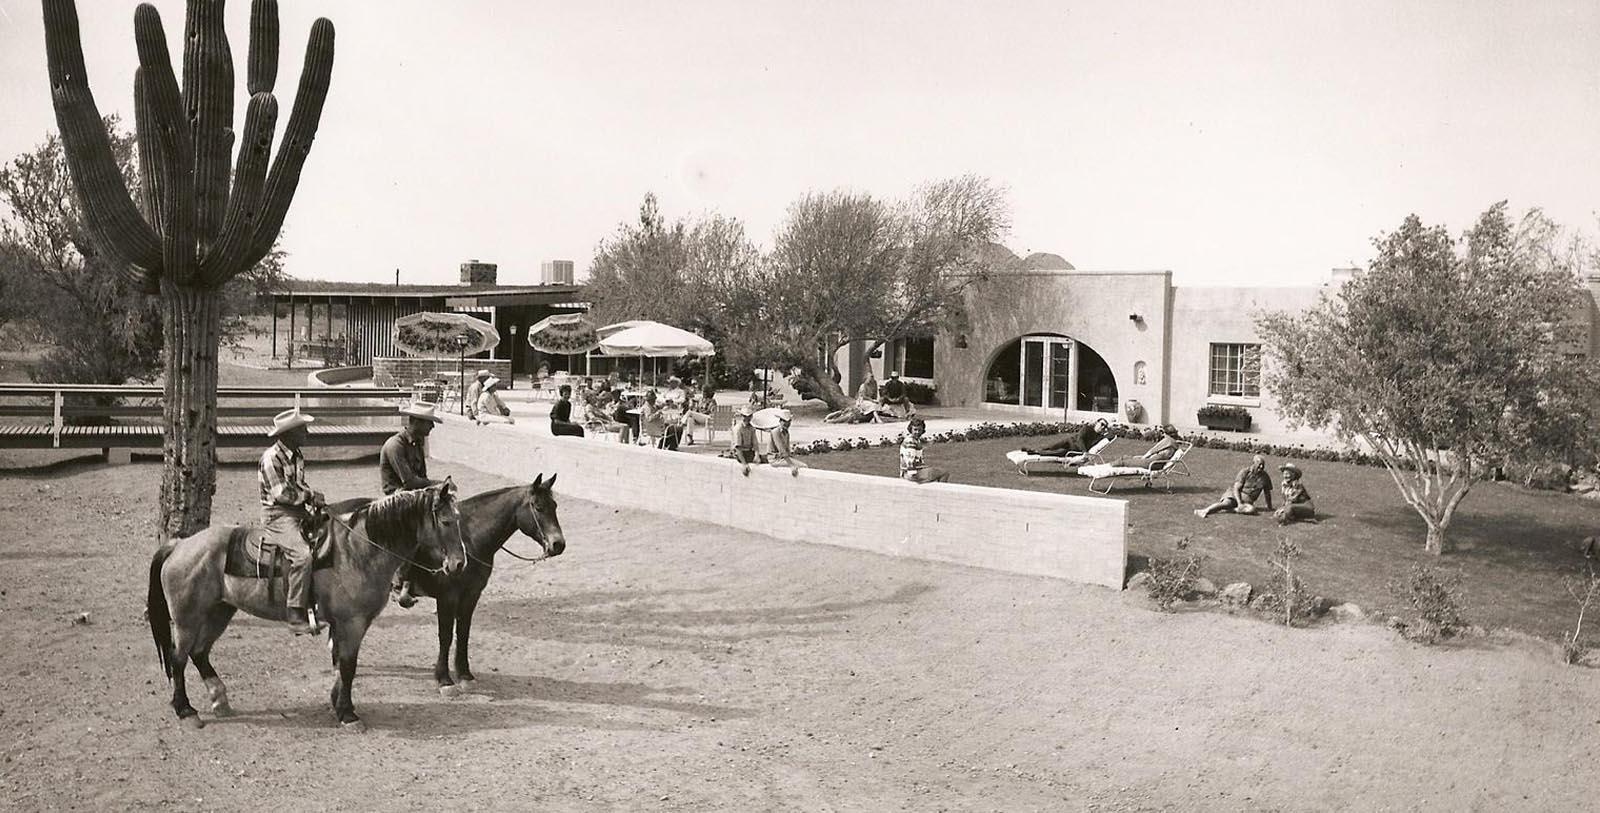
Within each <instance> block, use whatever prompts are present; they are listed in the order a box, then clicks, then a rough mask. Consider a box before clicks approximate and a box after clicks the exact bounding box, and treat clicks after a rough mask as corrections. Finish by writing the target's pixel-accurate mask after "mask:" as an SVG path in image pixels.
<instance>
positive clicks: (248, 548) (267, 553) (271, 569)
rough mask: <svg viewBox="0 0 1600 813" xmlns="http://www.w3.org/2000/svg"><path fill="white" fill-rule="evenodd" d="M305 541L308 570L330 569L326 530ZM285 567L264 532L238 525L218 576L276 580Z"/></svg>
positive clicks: (281, 557) (284, 562) (286, 565)
mask: <svg viewBox="0 0 1600 813" xmlns="http://www.w3.org/2000/svg"><path fill="white" fill-rule="evenodd" d="M306 541H307V542H308V543H310V545H311V569H312V570H323V569H326V568H328V567H331V566H332V565H333V562H332V552H333V546H332V545H330V544H328V532H327V526H326V524H324V526H323V529H322V530H321V531H320V532H319V533H318V534H317V535H316V536H315V537H312V536H311V535H310V534H307V539H306ZM288 570H289V568H288V563H287V562H286V561H285V560H284V555H283V551H281V550H279V549H278V546H277V545H274V544H272V537H271V536H269V535H268V534H267V529H265V528H262V527H259V526H255V525H241V526H239V527H237V528H234V529H233V531H232V532H231V533H229V534H228V558H227V561H226V563H225V564H224V565H223V567H222V572H223V573H226V574H228V575H229V576H237V577H239V578H241V579H276V578H282V577H283V576H285V575H286V574H287V573H288Z"/></svg>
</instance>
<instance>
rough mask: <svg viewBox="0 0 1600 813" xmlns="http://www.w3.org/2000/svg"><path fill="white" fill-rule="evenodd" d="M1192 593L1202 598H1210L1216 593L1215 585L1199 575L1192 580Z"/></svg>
mask: <svg viewBox="0 0 1600 813" xmlns="http://www.w3.org/2000/svg"><path fill="white" fill-rule="evenodd" d="M1194 594H1195V595H1197V596H1201V597H1203V598H1210V597H1212V596H1214V595H1216V594H1217V586H1216V585H1215V584H1212V583H1211V580H1210V579H1208V578H1206V577H1204V576H1201V577H1200V578H1198V579H1195V580H1194Z"/></svg>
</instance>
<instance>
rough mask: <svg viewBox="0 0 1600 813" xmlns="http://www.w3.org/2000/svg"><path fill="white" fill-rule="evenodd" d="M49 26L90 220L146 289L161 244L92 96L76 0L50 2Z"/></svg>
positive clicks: (58, 100)
mask: <svg viewBox="0 0 1600 813" xmlns="http://www.w3.org/2000/svg"><path fill="white" fill-rule="evenodd" d="M44 22H45V26H44V30H45V53H46V58H47V61H48V63H49V67H50V91H51V92H50V95H51V99H52V101H53V102H54V106H55V111H56V124H57V125H58V126H59V127H60V128H61V141H62V146H63V147H64V148H65V150H64V152H65V153H66V158H67V167H68V168H69V169H70V170H71V172H72V179H73V181H74V183H76V185H77V187H78V197H79V199H80V201H81V202H82V204H83V212H84V219H85V220H86V221H87V224H88V226H89V231H90V232H91V233H92V234H94V235H95V236H96V238H97V242H98V243H99V244H100V245H101V246H102V248H103V249H104V250H105V251H106V252H107V253H108V254H110V255H111V256H112V257H113V258H115V259H116V260H117V261H118V265H120V266H122V267H123V272H122V273H123V275H124V276H126V277H127V278H128V279H129V280H131V281H134V282H138V283H140V284H143V283H144V282H145V278H146V277H147V276H149V275H151V274H156V273H159V272H160V269H161V242H160V240H158V239H157V238H156V234H155V231H154V230H152V229H151V228H150V224H148V223H146V222H145V220H144V218H143V217H142V216H140V214H139V209H138V207H137V206H135V205H134V203H133V198H132V197H131V196H130V195H129V194H128V186H127V184H126V183H124V181H123V178H122V172H121V171H120V170H118V169H117V162H116V159H114V158H113V157H112V154H111V139H110V137H109V136H108V135H107V134H106V129H105V124H104V123H103V122H102V121H101V120H100V112H99V110H98V109H97V108H96V107H95V103H94V94H92V93H91V92H90V91H89V80H88V75H87V72H86V70H85V68H84V64H83V45H82V43H81V41H80V39H79V36H78V10H77V8H76V6H74V4H73V2H72V0H44Z"/></svg>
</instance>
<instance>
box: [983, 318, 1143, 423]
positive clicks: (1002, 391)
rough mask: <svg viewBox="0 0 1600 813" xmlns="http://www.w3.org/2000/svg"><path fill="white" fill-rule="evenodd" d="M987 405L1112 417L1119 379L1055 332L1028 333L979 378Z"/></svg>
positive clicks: (1086, 351)
mask: <svg viewBox="0 0 1600 813" xmlns="http://www.w3.org/2000/svg"><path fill="white" fill-rule="evenodd" d="M983 400H984V402H985V403H989V404H1007V405H1010V406H1022V407H1039V408H1043V409H1049V410H1068V411H1078V412H1109V413H1115V412H1116V411H1117V407H1118V404H1119V401H1118V398H1117V379H1116V376H1114V375H1112V373H1111V367H1110V365H1108V364H1106V362H1105V359H1103V358H1101V357H1100V354H1099V353H1096V352H1095V351H1094V349H1093V348H1091V347H1089V346H1088V345H1086V344H1084V343H1083V342H1079V341H1074V340H1073V339H1072V338H1070V337H1068V336H1063V335H1061V334H1059V333H1032V334H1029V335H1027V336H1023V337H1021V338H1019V339H1017V340H1016V341H1013V342H1011V343H1010V344H1007V345H1005V346H1003V347H1001V348H1000V349H999V350H997V351H996V352H995V354H994V356H993V357H992V358H991V359H990V360H989V365H988V367H987V368H986V369H985V370H984V373H983Z"/></svg>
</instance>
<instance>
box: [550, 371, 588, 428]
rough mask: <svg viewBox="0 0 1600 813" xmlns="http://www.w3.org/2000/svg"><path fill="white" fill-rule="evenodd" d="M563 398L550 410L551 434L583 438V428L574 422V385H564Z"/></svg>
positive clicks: (562, 389) (562, 388)
mask: <svg viewBox="0 0 1600 813" xmlns="http://www.w3.org/2000/svg"><path fill="white" fill-rule="evenodd" d="M560 393H561V398H560V399H559V400H557V401H556V405H555V406H553V407H551V408H550V434H552V435H557V436H568V437H578V438H581V437H583V427H582V426H579V425H578V424H576V423H573V422H572V385H571V384H562V385H561V389H560Z"/></svg>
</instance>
